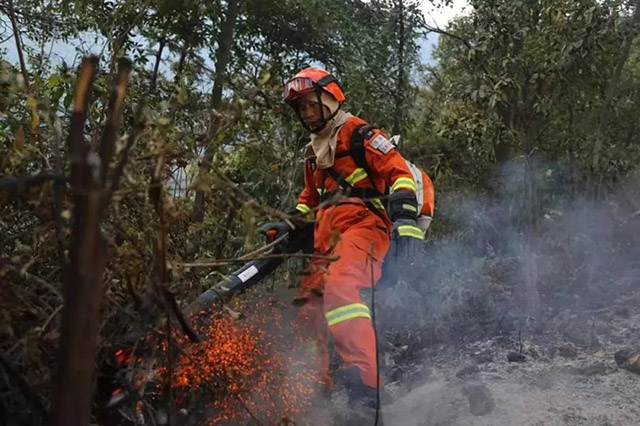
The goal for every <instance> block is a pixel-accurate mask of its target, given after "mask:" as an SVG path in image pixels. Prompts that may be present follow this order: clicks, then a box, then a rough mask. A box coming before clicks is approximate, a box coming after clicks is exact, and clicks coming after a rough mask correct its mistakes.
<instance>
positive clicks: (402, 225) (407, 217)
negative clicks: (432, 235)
mask: <svg viewBox="0 0 640 426" xmlns="http://www.w3.org/2000/svg"><path fill="white" fill-rule="evenodd" d="M417 217H418V200H416V194H415V193H414V192H413V191H406V190H403V191H396V192H394V193H393V194H391V195H390V196H389V218H390V219H391V221H392V222H393V235H392V238H393V240H394V243H395V244H394V245H395V248H396V253H395V255H396V260H397V261H396V265H397V268H398V269H399V271H402V269H403V268H404V267H407V266H410V265H411V264H412V263H413V262H414V261H415V258H416V256H417V255H418V253H419V252H420V248H421V247H422V241H423V240H424V233H423V232H422V230H421V229H420V228H418V226H417V225H416V218H417ZM392 254H393V253H392Z"/></svg>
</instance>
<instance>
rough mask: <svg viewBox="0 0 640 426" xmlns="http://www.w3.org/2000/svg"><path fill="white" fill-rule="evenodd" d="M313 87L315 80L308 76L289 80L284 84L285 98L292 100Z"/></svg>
mask: <svg viewBox="0 0 640 426" xmlns="http://www.w3.org/2000/svg"><path fill="white" fill-rule="evenodd" d="M311 89H313V80H311V79H310V78H308V77H298V78H293V79H291V80H289V81H287V84H285V85H284V93H283V95H284V100H285V101H291V100H293V99H295V98H296V97H297V96H300V95H301V94H303V93H304V92H307V91H309V90H311Z"/></svg>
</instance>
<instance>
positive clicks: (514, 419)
mask: <svg viewBox="0 0 640 426" xmlns="http://www.w3.org/2000/svg"><path fill="white" fill-rule="evenodd" d="M624 317H625V318H620V317H617V316H616V315H604V316H601V318H600V319H599V321H600V322H601V325H602V327H600V330H601V334H600V335H597V336H596V338H597V347H595V348H588V349H586V348H581V347H579V346H577V345H574V344H572V343H571V342H567V341H566V339H565V338H562V339H561V341H554V340H550V339H541V340H540V341H539V342H538V343H536V344H534V343H530V342H529V343H526V344H525V345H524V347H525V348H526V349H525V350H524V351H523V353H525V355H526V358H527V359H526V361H525V362H522V363H515V362H514V363H510V362H507V354H508V352H509V350H510V349H509V348H508V347H505V345H504V343H502V342H499V339H493V340H486V341H480V342H475V343H473V344H469V345H466V346H465V347H464V348H462V349H460V350H459V351H458V352H457V353H456V354H452V353H451V352H449V353H440V354H437V353H436V354H434V355H433V356H432V357H431V358H426V359H425V361H424V363H423V365H422V367H423V368H422V373H417V372H414V373H413V374H411V373H410V374H405V375H404V378H403V380H399V381H397V382H393V383H388V385H387V389H388V390H389V392H390V393H391V394H392V395H394V398H393V402H392V403H391V404H390V405H388V406H386V407H384V410H383V412H384V420H385V424H387V425H407V426H412V425H416V426H456V425H478V426H502V425H504V426H507V425H509V426H511V425H527V426H561V425H562V426H573V425H586V426H614V425H615V426H637V425H640V375H637V374H633V373H631V372H629V371H626V370H624V369H619V368H618V367H617V365H616V363H615V361H614V357H613V355H614V353H615V352H616V351H617V350H618V349H620V348H622V347H625V346H634V347H637V346H638V344H640V315H638V313H635V314H634V315H631V314H630V315H624ZM511 350H512V349H511ZM416 371H417V370H416ZM416 374H418V375H419V374H422V375H423V376H426V378H425V379H424V380H421V381H420V380H418V381H417V382H416V383H414V384H413V385H412V386H411V387H410V389H408V386H407V385H406V382H407V378H410V377H411V376H412V375H416ZM403 382H405V383H404V384H403ZM478 389H481V390H480V391H478ZM474 390H475V393H476V394H477V393H478V392H479V393H480V394H481V395H479V396H477V395H476V398H479V399H480V400H483V399H484V401H481V402H483V403H486V404H488V407H490V408H487V409H486V410H485V411H486V413H482V415H474V414H472V413H471V403H470V398H472V397H470V396H469V393H470V392H472V393H473V392H474ZM487 400H489V401H487ZM476 403H477V400H476ZM481 411H482V410H481ZM476 414H478V413H476Z"/></svg>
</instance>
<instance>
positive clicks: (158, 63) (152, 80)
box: [151, 39, 167, 92]
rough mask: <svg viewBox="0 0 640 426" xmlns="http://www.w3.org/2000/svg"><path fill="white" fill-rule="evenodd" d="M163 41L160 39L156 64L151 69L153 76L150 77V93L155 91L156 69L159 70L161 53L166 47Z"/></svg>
mask: <svg viewBox="0 0 640 426" xmlns="http://www.w3.org/2000/svg"><path fill="white" fill-rule="evenodd" d="M166 44H167V42H166V41H165V39H160V46H159V47H158V53H156V64H155V65H154V67H153V76H152V77H151V91H154V92H155V90H156V82H157V80H158V69H159V68H160V61H161V60H162V51H163V50H164V47H165V46H166Z"/></svg>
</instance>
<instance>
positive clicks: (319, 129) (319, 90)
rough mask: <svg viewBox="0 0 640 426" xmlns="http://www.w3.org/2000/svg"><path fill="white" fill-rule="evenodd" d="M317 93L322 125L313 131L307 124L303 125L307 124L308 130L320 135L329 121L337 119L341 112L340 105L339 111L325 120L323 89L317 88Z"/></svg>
mask: <svg viewBox="0 0 640 426" xmlns="http://www.w3.org/2000/svg"><path fill="white" fill-rule="evenodd" d="M315 92H316V97H317V98H318V106H319V108H320V123H321V124H320V126H318V127H316V128H313V129H311V128H309V126H307V125H306V123H303V124H305V127H306V128H307V129H308V130H309V131H310V132H311V133H318V132H320V131H322V129H324V128H325V126H326V125H327V123H328V122H329V121H331V119H332V118H333V117H335V116H336V114H337V113H338V111H339V110H340V105H338V108H337V109H336V110H335V111H334V112H333V113H332V114H331V115H330V116H329V117H327V118H325V117H324V104H323V103H322V89H320V88H318V87H316V90H315ZM298 114H299V113H298ZM303 121H304V120H303Z"/></svg>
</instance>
